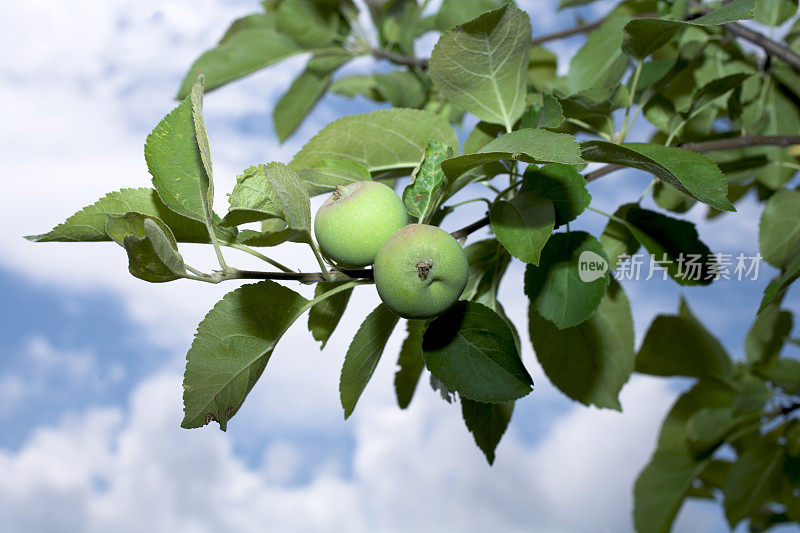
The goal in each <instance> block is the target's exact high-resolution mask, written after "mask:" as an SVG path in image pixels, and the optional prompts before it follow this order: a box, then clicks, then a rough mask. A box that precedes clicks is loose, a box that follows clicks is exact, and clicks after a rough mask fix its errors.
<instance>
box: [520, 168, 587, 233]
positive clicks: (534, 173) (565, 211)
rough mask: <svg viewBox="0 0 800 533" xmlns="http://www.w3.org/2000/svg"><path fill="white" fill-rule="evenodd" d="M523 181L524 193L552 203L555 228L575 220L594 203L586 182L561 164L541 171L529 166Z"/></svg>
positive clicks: (572, 169)
mask: <svg viewBox="0 0 800 533" xmlns="http://www.w3.org/2000/svg"><path fill="white" fill-rule="evenodd" d="M523 178H524V181H523V182H522V189H521V190H522V191H523V192H527V191H530V192H534V193H537V194H539V195H541V196H544V197H545V198H549V199H550V200H552V201H553V206H554V207H555V212H556V226H563V225H564V224H566V223H567V222H571V221H573V220H575V219H576V218H578V215H580V214H581V213H583V211H584V210H585V209H586V208H587V207H588V206H589V204H590V203H591V202H592V196H591V195H590V194H589V191H588V190H587V189H586V178H584V177H583V175H581V173H580V172H578V171H577V170H575V167H573V166H570V165H562V164H559V163H551V164H549V165H543V166H541V167H539V168H537V167H535V166H529V167H528V168H527V169H526V170H525V174H524V176H523Z"/></svg>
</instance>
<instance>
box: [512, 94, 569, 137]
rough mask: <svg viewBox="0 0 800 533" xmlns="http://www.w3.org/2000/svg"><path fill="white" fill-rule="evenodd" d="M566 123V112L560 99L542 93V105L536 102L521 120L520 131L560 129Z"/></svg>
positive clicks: (529, 107)
mask: <svg viewBox="0 0 800 533" xmlns="http://www.w3.org/2000/svg"><path fill="white" fill-rule="evenodd" d="M563 123H564V110H563V109H562V108H561V104H560V103H559V102H558V98H556V97H555V96H553V95H552V94H549V93H542V103H539V102H534V103H532V104H531V105H530V106H528V109H526V110H525V113H524V114H523V115H522V118H521V119H520V123H519V127H520V129H526V128H531V129H536V128H558V127H560V126H561V125H562V124H563Z"/></svg>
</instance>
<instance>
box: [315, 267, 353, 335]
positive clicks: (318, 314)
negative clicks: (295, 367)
mask: <svg viewBox="0 0 800 533" xmlns="http://www.w3.org/2000/svg"><path fill="white" fill-rule="evenodd" d="M341 284H342V282H322V283H317V286H316V287H315V288H314V298H319V297H320V296H322V295H323V294H325V293H326V292H328V291H330V290H331V289H335V288H336V287H338V286H340V285H341ZM352 294H353V289H346V290H343V291H341V292H338V293H336V294H334V295H333V296H331V297H329V298H326V299H324V300H322V301H321V302H319V303H317V304H315V305H314V307H312V308H311V311H309V313H308V330H309V331H310V332H311V335H312V336H313V337H314V340H317V341H319V342H321V343H322V344H321V345H320V347H319V349H320V350H322V349H323V348H325V345H326V344H327V343H328V339H330V338H331V335H333V330H335V329H336V326H337V325H338V324H339V321H340V320H341V319H342V315H343V314H344V310H345V308H346V307H347V302H349V301H350V295H352Z"/></svg>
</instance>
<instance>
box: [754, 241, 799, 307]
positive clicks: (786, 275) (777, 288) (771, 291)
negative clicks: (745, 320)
mask: <svg viewBox="0 0 800 533" xmlns="http://www.w3.org/2000/svg"><path fill="white" fill-rule="evenodd" d="M799 275H800V255H798V256H796V257H795V258H794V260H793V261H792V262H791V263H789V264H788V265H787V266H786V268H785V269H784V271H783V273H781V275H780V276H779V277H778V278H776V279H775V280H773V281H771V282H770V284H769V285H767V288H766V289H764V296H763V297H762V298H761V305H760V306H759V308H758V312H759V313H760V312H762V311H763V310H764V309H766V307H767V306H768V305H769V304H771V303H772V302H774V301H775V299H776V298H777V297H778V296H779V295H781V294H783V293H784V292H785V291H786V289H787V288H789V285H791V284H792V283H794V281H795V280H796V279H797V276H799Z"/></svg>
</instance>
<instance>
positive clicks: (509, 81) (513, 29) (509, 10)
mask: <svg viewBox="0 0 800 533" xmlns="http://www.w3.org/2000/svg"><path fill="white" fill-rule="evenodd" d="M530 41H531V23H530V18H529V17H528V15H527V14H526V13H524V12H523V11H520V10H519V9H517V8H516V7H515V6H513V5H510V4H509V5H505V6H503V7H501V8H500V9H496V10H494V11H490V12H489V13H485V14H483V15H481V16H480V17H478V18H476V19H475V20H472V21H470V22H467V23H466V24H464V25H463V26H459V27H456V28H454V29H452V30H450V31H447V32H445V33H443V34H442V36H441V37H440V38H439V42H438V43H436V47H435V48H434V49H433V53H432V54H431V59H430V64H429V68H428V70H429V73H430V76H431V80H432V81H433V84H434V86H435V87H436V88H437V89H438V90H439V92H441V93H442V94H443V95H444V96H445V97H446V98H447V99H448V100H449V101H450V102H452V103H453V104H455V105H456V106H458V107H459V108H462V109H464V110H466V111H469V112H470V113H472V114H473V115H475V116H476V117H478V118H479V119H481V120H483V121H484V122H490V123H492V124H502V125H503V126H505V128H506V131H511V130H512V128H513V126H514V123H515V122H516V121H517V119H519V117H520V116H521V115H522V113H523V111H524V110H525V93H526V91H525V85H526V76H527V71H528V57H529V55H530V47H531V46H530Z"/></svg>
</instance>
